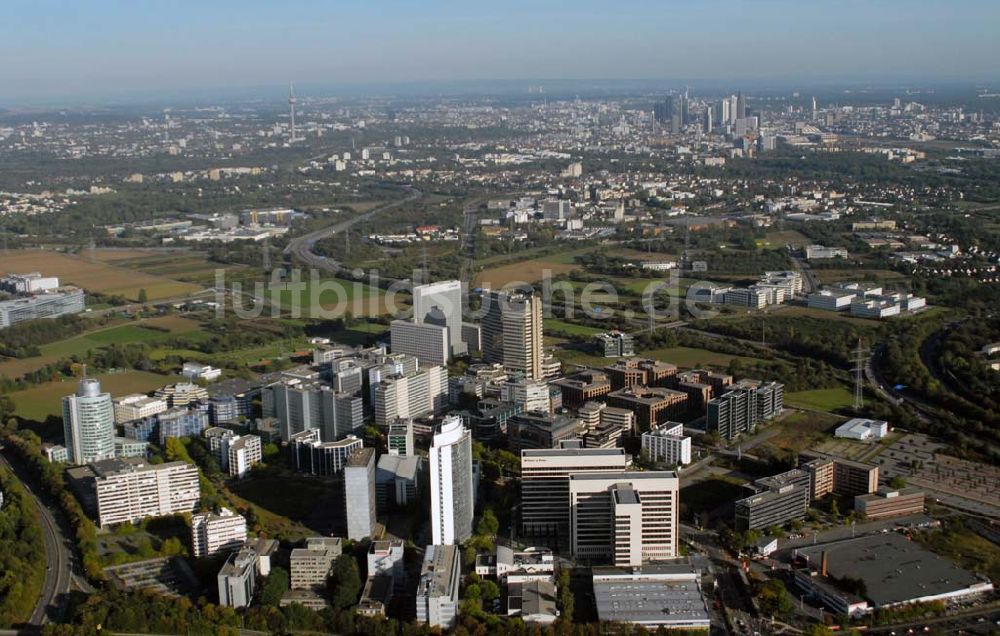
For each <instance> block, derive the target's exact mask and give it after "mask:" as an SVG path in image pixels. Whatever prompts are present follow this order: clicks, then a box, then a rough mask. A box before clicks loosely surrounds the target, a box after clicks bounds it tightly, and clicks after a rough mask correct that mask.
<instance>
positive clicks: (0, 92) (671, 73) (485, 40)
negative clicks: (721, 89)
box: [0, 0, 1000, 103]
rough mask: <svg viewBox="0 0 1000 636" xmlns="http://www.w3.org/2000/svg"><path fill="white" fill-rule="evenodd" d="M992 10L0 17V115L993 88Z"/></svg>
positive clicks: (992, 5)
mask: <svg viewBox="0 0 1000 636" xmlns="http://www.w3.org/2000/svg"><path fill="white" fill-rule="evenodd" d="M998 25H1000V1H998V0H658V1H657V0H650V1H643V0H617V1H603V2H600V1H596V0H575V1H563V0H533V1H525V0H466V1H464V2H462V1H457V0H361V1H351V2H347V1H333V0H330V1H325V2H324V1H320V0H269V1H265V0H197V1H195V0H0V103H16V102H18V101H19V100H20V101H25V102H30V101H32V100H45V99H59V98H74V97H77V98H81V99H100V98H101V97H107V98H112V97H115V96H120V95H127V94H129V93H138V92H158V93H163V94H169V93H170V92H172V91H178V92H185V93H190V92H197V91H204V90H210V89H225V88H238V87H254V86H270V85H287V83H288V82H289V81H293V80H294V81H296V82H297V83H301V84H303V85H304V86H308V85H313V86H318V85H340V86H349V85H365V84H390V83H414V82H416V83H419V82H442V81H449V82H450V81H467V80H501V79H506V80H532V79H537V80H542V79H665V80H669V79H676V80H682V79H702V80H716V79H719V80H721V79H732V78H756V79H768V80H775V81H810V80H814V81H820V82H822V81H829V80H866V79H892V78H897V77H905V78H912V79H928V80H931V79H933V80H984V79H986V80H1000V62H998V61H1000V26H998Z"/></svg>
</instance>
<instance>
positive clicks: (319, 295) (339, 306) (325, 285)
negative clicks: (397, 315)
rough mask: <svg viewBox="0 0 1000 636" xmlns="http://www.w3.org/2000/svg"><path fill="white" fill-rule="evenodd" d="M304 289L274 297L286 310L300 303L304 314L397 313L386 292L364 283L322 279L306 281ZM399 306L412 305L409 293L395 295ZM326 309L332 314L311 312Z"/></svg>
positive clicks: (401, 307) (371, 314)
mask: <svg viewBox="0 0 1000 636" xmlns="http://www.w3.org/2000/svg"><path fill="white" fill-rule="evenodd" d="M303 285H304V289H303V290H302V291H300V292H298V293H294V294H293V293H292V292H291V291H282V292H278V293H277V294H272V295H271V296H270V300H274V299H275V298H276V297H277V298H279V299H280V302H281V307H282V308H283V309H292V308H293V306H294V305H298V307H299V310H300V312H301V315H302V316H303V317H306V318H308V317H314V318H329V317H340V316H342V315H344V313H345V312H350V313H351V314H352V315H354V316H375V315H379V314H384V313H393V312H392V311H391V310H392V307H387V305H386V297H385V291H384V290H382V289H379V288H377V287H372V286H371V285H366V284H364V283H360V282H355V281H350V280H343V279H340V278H332V279H327V280H322V281H320V282H319V283H318V284H317V285H315V286H314V285H313V284H312V282H310V281H306V282H303ZM395 304H396V307H397V309H398V310H399V309H404V308H406V307H408V306H409V296H408V295H405V294H397V295H396V297H395ZM320 310H322V311H325V312H327V313H328V314H330V315H328V316H320V315H314V314H312V313H311V312H314V311H320Z"/></svg>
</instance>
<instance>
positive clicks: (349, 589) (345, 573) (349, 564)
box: [330, 554, 361, 610]
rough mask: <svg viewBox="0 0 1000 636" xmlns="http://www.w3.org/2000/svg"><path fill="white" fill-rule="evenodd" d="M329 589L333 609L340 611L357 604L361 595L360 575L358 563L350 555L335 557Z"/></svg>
mask: <svg viewBox="0 0 1000 636" xmlns="http://www.w3.org/2000/svg"><path fill="white" fill-rule="evenodd" d="M330 589H332V590H333V598H332V599H331V600H332V601H333V607H334V609H338V610H342V609H347V608H348V607H351V606H352V605H354V604H355V603H357V602H358V595H359V594H360V593H361V575H360V574H359V573H358V562H357V561H355V560H354V557H352V556H351V555H350V554H342V555H340V556H339V557H337V560H336V562H335V563H334V565H333V576H332V577H330Z"/></svg>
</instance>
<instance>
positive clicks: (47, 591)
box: [0, 454, 93, 627]
mask: <svg viewBox="0 0 1000 636" xmlns="http://www.w3.org/2000/svg"><path fill="white" fill-rule="evenodd" d="M0 463H2V464H3V465H4V466H5V467H7V468H8V469H9V470H10V471H11V472H12V473H14V474H15V475H16V476H17V477H18V478H19V479H20V480H21V483H22V484H23V485H24V487H25V490H27V491H28V493H29V494H30V495H31V498H32V499H33V500H34V502H35V507H36V509H37V510H38V517H39V521H40V523H41V526H42V534H43V536H42V538H43V539H44V541H45V581H44V583H43V584H42V595H41V597H40V598H39V599H38V605H36V606H35V611H34V612H32V613H31V618H30V620H29V625H32V626H35V627H40V626H42V625H44V624H46V623H48V622H49V621H50V620H52V619H54V618H55V619H57V618H59V616H60V615H61V613H62V611H63V602H64V601H65V599H66V596H67V595H68V594H69V592H70V591H71V590H72V589H74V586H75V588H76V589H79V590H82V591H85V592H92V591H93V588H91V587H90V585H89V584H87V583H86V581H84V580H83V579H82V577H79V576H77V575H76V573H75V572H74V571H73V569H74V557H73V554H72V552H71V549H70V546H72V545H73V540H72V538H71V535H70V534H69V533H68V531H67V529H66V527H65V526H64V525H60V524H59V522H58V521H57V520H56V518H55V516H54V515H53V514H52V511H50V510H49V509H48V507H47V506H46V505H45V504H44V503H43V502H42V500H41V498H39V496H38V494H37V493H36V492H35V490H34V488H33V487H32V485H31V483H30V482H29V481H26V480H25V479H24V476H23V475H22V474H20V471H19V470H18V468H19V466H18V467H15V466H14V465H12V464H11V463H10V462H8V461H7V458H6V457H4V456H3V455H2V454H0Z"/></svg>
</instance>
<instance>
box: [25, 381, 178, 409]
mask: <svg viewBox="0 0 1000 636" xmlns="http://www.w3.org/2000/svg"><path fill="white" fill-rule="evenodd" d="M97 378H98V379H99V380H100V381H101V388H102V389H103V390H105V391H107V392H109V393H111V395H113V396H119V395H125V394H128V393H148V392H149V391H153V390H155V389H158V388H160V387H162V386H166V385H168V384H171V383H173V382H178V381H180V380H181V378H180V377H179V376H170V375H159V374H156V373H147V372H145V371H126V372H125V373H105V374H101V375H98V376H97ZM75 391H76V381H74V380H65V381H62V382H47V383H45V384H40V385H38V386H34V387H32V388H30V389H25V390H23V391H16V392H14V393H11V394H10V398H11V399H12V400H14V406H15V411H14V414H15V415H17V416H19V417H21V418H24V419H26V420H34V421H42V420H44V419H45V418H46V417H48V416H49V415H56V416H61V415H62V398H63V397H64V396H67V395H70V394H71V393H73V392H75Z"/></svg>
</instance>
